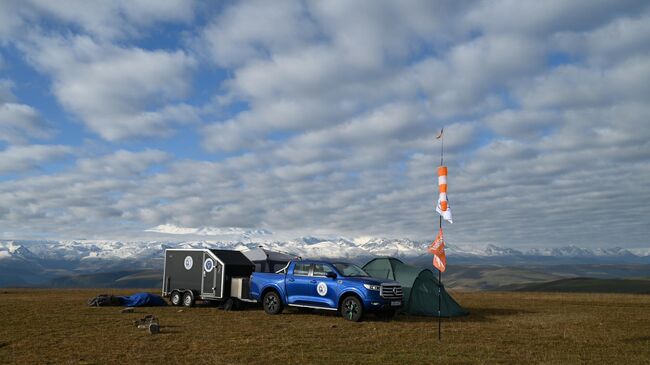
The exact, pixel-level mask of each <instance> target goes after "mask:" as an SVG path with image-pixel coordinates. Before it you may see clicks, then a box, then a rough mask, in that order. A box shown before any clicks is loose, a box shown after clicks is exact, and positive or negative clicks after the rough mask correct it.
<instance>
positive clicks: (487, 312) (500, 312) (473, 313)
mask: <svg viewBox="0 0 650 365" xmlns="http://www.w3.org/2000/svg"><path fill="white" fill-rule="evenodd" d="M467 310H468V311H469V314H468V315H464V316H457V317H442V319H443V320H444V321H456V322H493V321H496V320H497V318H496V317H505V316H515V315H520V314H532V313H535V312H532V311H525V310H515V309H504V308H467ZM396 318H397V320H399V321H403V322H437V321H438V317H436V316H433V317H428V316H416V315H408V314H402V315H400V316H398V317H396Z"/></svg>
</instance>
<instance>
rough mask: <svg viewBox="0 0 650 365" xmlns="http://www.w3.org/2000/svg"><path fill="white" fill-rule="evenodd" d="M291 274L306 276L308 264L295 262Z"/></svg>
mask: <svg viewBox="0 0 650 365" xmlns="http://www.w3.org/2000/svg"><path fill="white" fill-rule="evenodd" d="M293 274H294V275H303V276H307V275H309V264H298V263H297V264H296V266H295V267H294V268H293Z"/></svg>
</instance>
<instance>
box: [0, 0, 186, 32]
mask: <svg viewBox="0 0 650 365" xmlns="http://www.w3.org/2000/svg"><path fill="white" fill-rule="evenodd" d="M194 8H195V6H194V2H193V1H183V0H169V1H164V2H161V1H152V0H117V1H110V2H88V1H83V0H61V1H56V2H52V1H47V0H25V1H16V0H8V1H3V2H2V4H0V39H3V38H4V39H5V40H9V39H11V38H12V37H15V36H17V35H20V32H21V31H23V30H24V28H26V27H28V26H30V25H31V24H32V23H37V22H39V21H42V20H44V19H46V20H52V19H53V20H55V21H58V22H62V23H64V24H66V25H74V26H76V27H79V28H81V29H82V30H83V31H85V32H87V33H90V34H92V35H93V36H95V37H99V38H103V39H113V38H123V37H125V36H136V37H137V36H139V31H140V30H141V29H142V28H147V27H151V26H152V25H153V24H155V23H157V22H188V21H190V20H192V19H193V17H194Z"/></svg>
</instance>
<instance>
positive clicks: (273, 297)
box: [262, 290, 283, 314]
mask: <svg viewBox="0 0 650 365" xmlns="http://www.w3.org/2000/svg"><path fill="white" fill-rule="evenodd" d="M262 305H263V306H264V311H265V312H266V313H267V314H280V313H282V309H283V305H282V299H280V295H279V294H278V292H276V291H275V290H271V291H269V292H267V293H266V294H264V299H262Z"/></svg>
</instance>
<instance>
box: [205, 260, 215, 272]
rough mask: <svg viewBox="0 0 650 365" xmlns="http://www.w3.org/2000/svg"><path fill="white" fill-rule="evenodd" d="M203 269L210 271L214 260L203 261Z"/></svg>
mask: <svg viewBox="0 0 650 365" xmlns="http://www.w3.org/2000/svg"><path fill="white" fill-rule="evenodd" d="M203 269H204V270H205V272H210V271H212V269H214V261H212V259H207V260H205V262H204V263H203Z"/></svg>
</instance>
